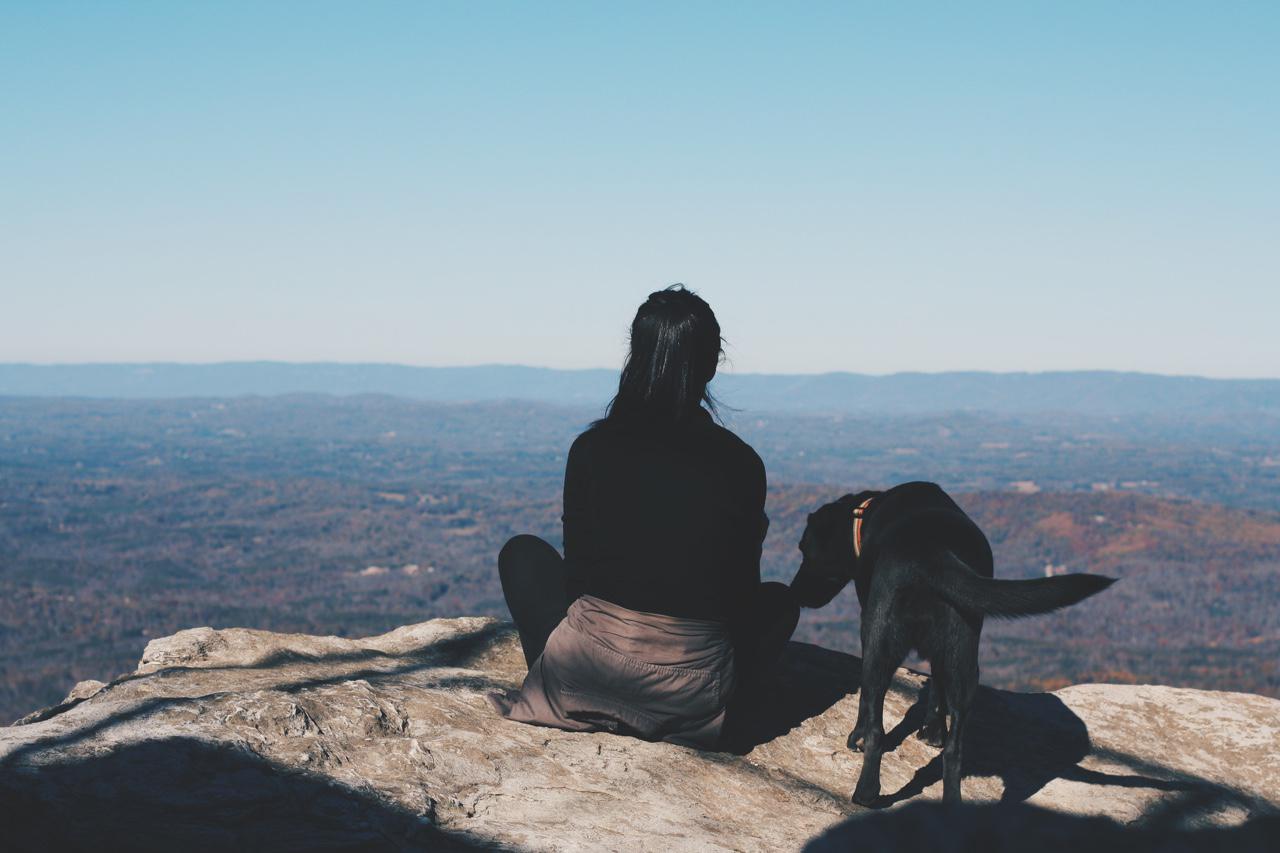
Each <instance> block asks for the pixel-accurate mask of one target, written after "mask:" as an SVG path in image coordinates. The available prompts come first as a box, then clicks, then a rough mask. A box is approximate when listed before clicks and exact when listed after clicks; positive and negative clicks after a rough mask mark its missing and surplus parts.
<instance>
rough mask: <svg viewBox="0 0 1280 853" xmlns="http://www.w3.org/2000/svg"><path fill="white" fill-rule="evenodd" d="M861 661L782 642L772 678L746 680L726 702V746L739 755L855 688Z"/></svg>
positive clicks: (793, 725)
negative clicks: (756, 684)
mask: <svg viewBox="0 0 1280 853" xmlns="http://www.w3.org/2000/svg"><path fill="white" fill-rule="evenodd" d="M861 682H862V661H860V660H859V659H858V658H856V657H854V656H853V655H848V654H845V653H843V652H836V651H832V650H831V649H824V648H822V647H821V646H814V645H810V644H808V643H795V642H792V643H788V644H787V649H786V651H785V652H784V653H783V656H782V660H781V661H780V662H779V665H778V670H777V678H776V680H775V681H771V682H770V683H769V684H768V685H767V686H762V687H758V688H754V689H753V688H752V687H751V686H749V685H748V686H746V687H745V688H744V689H743V690H742V691H741V692H740V695H739V696H738V697H736V698H735V700H734V701H733V702H732V703H731V704H730V705H729V710H728V716H727V718H726V719H725V728H724V734H723V736H722V737H723V741H722V743H723V744H724V749H725V751H727V752H732V753H736V754H738V755H745V754H746V753H748V752H750V751H751V750H752V749H754V748H755V747H757V746H759V745H760V744H762V743H767V742H768V741H771V740H773V739H774V738H778V737H781V736H782V735H785V734H786V733H787V732H789V731H791V730H792V729H794V728H795V727H796V726H798V725H800V724H801V723H803V722H804V721H805V720H807V719H809V718H810V717H816V716H818V715H820V714H822V713H823V712H824V711H826V710H827V709H828V708H830V707H831V706H832V705H834V704H836V703H837V702H839V701H840V700H841V699H843V698H844V697H845V696H848V695H850V694H852V693H857V692H858V686H859V684H861Z"/></svg>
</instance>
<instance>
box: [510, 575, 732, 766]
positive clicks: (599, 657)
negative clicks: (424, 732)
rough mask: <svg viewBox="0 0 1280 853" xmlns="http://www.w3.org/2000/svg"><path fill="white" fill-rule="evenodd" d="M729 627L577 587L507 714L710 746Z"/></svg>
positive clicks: (726, 680) (723, 687)
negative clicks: (628, 603)
mask: <svg viewBox="0 0 1280 853" xmlns="http://www.w3.org/2000/svg"><path fill="white" fill-rule="evenodd" d="M734 686H735V672H734V659H733V644H732V642H731V640H730V636H729V630H728V626H727V625H726V624H725V623H723V622H718V621H714V620H707V619H686V618H681V617H676V616H665V615H662V614H657V613H643V612H640V611H637V610H629V609H628V608H625V607H622V606H620V605H617V604H613V603H612V602H608V601H605V600H603V599H600V598H595V597H594V596H589V595H584V596H582V597H580V598H578V599H577V600H576V601H574V603H573V604H571V605H570V606H569V612H568V614H567V615H566V616H565V618H564V619H563V620H562V621H561V622H560V624H559V625H558V626H556V628H555V630H554V631H552V632H551V636H550V637H549V638H548V639H547V645H546V648H545V649H544V650H543V652H542V655H541V656H540V657H539V658H538V659H537V660H536V661H534V662H533V666H532V667H531V668H530V669H529V674H528V675H527V676H526V677H525V680H524V685H523V686H522V687H521V688H520V690H519V692H518V693H516V694H515V695H514V696H512V697H499V696H493V697H491V701H492V702H493V704H494V705H495V707H497V709H498V711H499V712H500V713H501V714H502V715H503V716H505V717H507V718H508V719H510V720H515V721H517V722H521V723H530V724H533V725H539V726H552V727H554V728H559V729H566V730H569V731H580V732H584V731H608V732H615V733H618V734H627V735H632V736H634V737H639V738H643V739H645V740H664V741H669V742H671V743H680V744H684V745H686V746H694V747H700V748H704V749H705V748H713V747H715V745H716V743H717V741H718V740H719V737H720V731H721V729H722V728H723V726H724V718H725V706H726V705H727V704H728V702H729V698H730V697H731V696H732V694H733V689H734Z"/></svg>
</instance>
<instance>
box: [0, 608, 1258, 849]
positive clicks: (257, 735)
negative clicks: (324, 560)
mask: <svg viewBox="0 0 1280 853" xmlns="http://www.w3.org/2000/svg"><path fill="white" fill-rule="evenodd" d="M523 675H524V664H523V658H522V656H521V655H520V651H519V647H518V644H517V642H516V640H515V637H514V635H513V634H512V632H511V630H510V628H509V627H508V626H506V625H504V624H502V623H497V622H494V621H493V620H489V619H481V618H461V619H437V620H434V621H431V622H424V623H422V624H418V625H410V626H407V627H404V628H400V629H397V630H395V631H392V632H390V633H388V634H384V635H382V636H379V637H372V638H367V639H361V640H346V639H340V638H336V637H311V636H304V635H285V634H273V633H269V632H265V631H251V630H243V629H230V630H220V631H215V630H212V629H209V628H196V629H193V630H188V631H182V632H179V633H177V634H175V635H173V636H171V637H165V638H163V639H158V640H155V641H153V642H151V643H150V644H149V645H148V646H147V648H146V651H145V652H144V653H143V658H142V661H141V663H140V664H139V666H138V669H137V670H136V671H135V672H134V673H132V674H129V675H126V676H123V677H121V678H118V679H116V680H114V681H112V682H110V683H108V684H105V685H104V684H101V683H99V682H82V683H81V684H78V685H76V687H75V688H74V690H73V691H72V693H71V695H70V696H69V697H68V699H67V700H66V701H65V702H63V703H62V704H61V705H58V706H56V707H54V708H50V709H46V710H44V711H41V712H37V713H35V714H32V715H29V716H28V717H26V718H24V719H23V720H22V721H19V724H15V725H14V726H12V727H8V728H0V817H3V818H4V820H3V822H2V824H0V825H3V826H4V827H5V832H6V839H7V841H8V842H9V843H10V844H16V848H12V847H11V848H9V849H26V848H31V849H52V848H53V847H55V846H59V845H60V846H64V847H65V846H68V845H71V846H80V847H83V848H86V849H87V848H93V849H108V848H111V847H113V846H127V847H130V848H133V849H182V848H186V849H210V848H216V849H272V850H286V849H295V850H322V849H423V848H426V849H433V850H449V849H457V850H465V849H477V848H479V849H489V848H498V849H512V848H514V849H527V850H601V849H620V850H661V851H673V850H798V849H799V848H800V847H802V846H803V845H804V843H805V842H806V841H807V840H809V839H811V838H813V837H814V836H817V835H818V834H820V833H821V832H823V831H824V830H826V829H828V828H829V827H831V826H833V825H835V824H837V823H840V822H841V821H843V820H845V819H846V818H848V817H850V816H856V815H857V814H859V812H860V811H861V810H860V809H858V808H857V807H856V806H852V805H851V804H850V803H849V801H848V795H849V793H850V791H851V790H852V788H853V784H854V781H855V779H856V776H857V772H858V769H859V765H860V758H861V757H860V756H859V755H857V754H855V753H852V752H849V751H848V750H847V749H845V746H844V742H845V737H846V735H847V734H848V732H849V730H850V728H851V727H852V725H853V721H854V717H855V716H856V713H857V696H856V687H857V680H858V660H857V659H856V658H853V657H850V656H848V655H843V654H839V653H836V652H832V651H828V650H825V649H821V648H818V647H815V646H808V645H803V644H798V643H793V644H792V645H791V647H790V648H789V649H788V652H787V656H786V659H785V661H784V668H783V672H782V674H781V676H780V680H779V683H778V684H777V685H776V687H775V689H774V690H773V691H772V692H771V693H770V694H769V695H767V696H761V697H757V702H756V705H755V708H754V710H753V711H752V712H751V715H750V716H749V717H742V716H740V717H738V718H737V719H736V720H735V721H734V722H733V724H732V729H733V733H734V735H733V740H734V749H733V750H732V751H727V752H723V753H708V752H697V751H695V750H691V749H687V748H684V747H678V746H672V745H668V744H655V743H645V742H642V741H638V740H634V739H631V738H626V737H619V736H614V735H606V734H571V733H567V732H560V731H556V730H552V729H542V728H535V727H531V726H524V725H521V724H518V723H512V722H509V721H507V720H503V719H500V718H498V717H497V716H496V715H495V714H494V713H493V711H492V710H491V709H490V707H489V705H488V703H487V702H486V700H485V698H484V696H485V693H486V692H488V691H491V690H496V689H509V688H514V687H516V686H518V685H519V683H520V680H521V679H522V678H523ZM925 680H926V678H925V676H922V675H919V674H916V673H913V672H910V671H908V670H905V669H904V670H900V671H899V673H898V675H897V678H896V681H895V685H894V689H893V691H892V692H891V694H890V697H889V699H888V701H887V703H886V711H885V716H886V721H887V724H888V725H889V726H891V727H892V728H893V731H892V732H891V733H890V735H889V743H890V746H891V748H892V751H891V752H888V753H886V755H885V759H884V765H883V776H882V779H883V790H884V791H885V792H886V793H887V794H889V796H888V797H887V798H886V805H890V806H892V805H896V804H898V803H903V802H905V801H907V800H908V799H912V798H914V799H916V800H929V799H937V798H939V797H940V795H941V783H940V778H941V756H940V754H939V750H937V749H934V748H932V747H929V746H927V745H925V744H924V743H923V742H921V741H919V740H917V739H916V738H914V737H911V736H910V735H909V729H911V728H914V724H916V723H917V722H918V720H919V718H920V715H921V711H922V709H921V708H920V707H919V706H918V705H917V703H916V700H917V693H918V691H919V688H920V687H921V685H922V684H923V683H924V682H925ZM900 723H902V724H901V725H899V724H900ZM970 725H971V729H970V732H969V735H968V737H967V740H966V765H965V773H966V778H965V780H964V794H965V797H966V800H968V801H970V802H982V801H997V800H1003V801H1004V802H1006V803H1019V802H1027V803H1030V804H1032V805H1036V806H1042V807H1047V808H1050V809H1053V810H1055V811H1058V812H1064V813H1069V814H1077V815H1103V816H1107V817H1110V818H1113V819H1115V820H1119V821H1121V822H1123V823H1134V822H1140V823H1149V822H1151V821H1157V820H1158V821H1163V822H1164V823H1165V824H1166V825H1167V824H1168V823H1169V822H1170V821H1175V822H1177V823H1179V824H1184V825H1191V826H1196V825H1209V824H1234V823H1240V822H1242V821H1244V820H1246V819H1247V818H1249V817H1251V816H1255V815H1261V814H1270V813H1274V812H1275V811H1276V810H1277V809H1280V701H1276V700H1274V699H1268V698H1265V697H1261V696H1254V695H1248V694H1237V693H1213V692H1206V691H1198V690H1182V689H1175V688H1169V687H1132V686H1117V685H1080V686H1076V687H1069V688H1066V689H1064V690H1059V691H1057V692H1056V693H1051V694H1019V693H1008V692H1002V691H997V690H991V689H987V688H983V689H982V690H981V691H980V694H979V698H978V704H977V707H976V709H975V711H974V717H973V722H972V723H971V724H970Z"/></svg>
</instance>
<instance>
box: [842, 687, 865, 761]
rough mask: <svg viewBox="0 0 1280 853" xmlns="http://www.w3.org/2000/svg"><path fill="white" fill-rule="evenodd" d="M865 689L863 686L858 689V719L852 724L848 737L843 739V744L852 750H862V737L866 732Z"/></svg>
mask: <svg viewBox="0 0 1280 853" xmlns="http://www.w3.org/2000/svg"><path fill="white" fill-rule="evenodd" d="M868 716H869V714H868V712H867V691H866V690H865V689H863V688H859V689H858V719H857V721H856V722H855V723H854V724H853V731H851V732H849V739H848V740H847V741H845V745H846V746H848V747H849V749H852V750H853V751H854V752H862V739H863V737H865V736H866V734H867V718H868Z"/></svg>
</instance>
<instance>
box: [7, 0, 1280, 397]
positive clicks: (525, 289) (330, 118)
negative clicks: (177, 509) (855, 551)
mask: <svg viewBox="0 0 1280 853" xmlns="http://www.w3.org/2000/svg"><path fill="white" fill-rule="evenodd" d="M1278 44H1280V3H1276V2H1257V3H1243V2H1203V3H1177V2H1147V3H1144V2H1124V3H1119V2H1098V3H1089V2H1070V3H1066V2H1054V3H1048V2H1045V3H1037V2H1010V3H938V4H930V3H865V4H862V3H852V2H849V3H832V4H818V3H779V4H763V3H725V4H714V3H709V2H699V3H686V2H681V3H657V2H645V3H631V4H620V3H601V2H590V3H574V4H569V3H538V4H533V3H489V2H480V1H479V0H469V2H461V3H439V2H405V3H380V2H347V3H324V2H307V3H292V4H291V3H285V2H269V3H263V2H248V3H234V2H216V3H166V2H158V0H157V2H149V3H127V2H111V3H105V2H86V3H65V2H56V0H50V1H49V2H17V0H9V2H3V3H0V297H2V298H0V361H35V362H68V361H126V360H176V361H215V360H240V359H260V358H262V359H283V360H290V361H307V360H339V361H394V362H403V363H409V364H475V363H491V362H506V363H524V364H541V365H551V366H561V367H584V366H616V365H617V364H618V363H619V362H620V359H621V355H622V352H623V348H624V346H625V332H626V327H627V324H628V323H629V321H630V318H631V316H632V314H633V313H634V310H635V307H636V306H637V305H638V304H639V302H640V301H641V300H642V299H643V297H644V295H645V294H646V293H647V292H648V291H650V290H652V289H655V288H657V287H660V286H663V285H665V284H668V283H671V282H674V281H683V282H686V283H687V284H689V285H690V286H692V287H694V288H695V289H697V290H698V291H699V292H701V293H702V294H703V295H704V296H705V297H706V298H707V299H708V301H710V302H711V304H712V306H713V307H714V308H715V309H716V312H717V314H718V315H719V317H720V320H721V325H722V326H723V328H724V332H725V335H726V337H727V338H728V339H729V342H730V344H731V348H730V356H731V359H732V368H733V369H736V370H739V371H770V372H813V371H822V370H859V371H866V372H873V373H884V372H893V371H899V370H929V371H938V370H953V369H986V370H1044V369H1074V368H1113V369H1126V370H1129V369H1132V370H1149V371H1156V372H1163V373H1194V374H1202V375H1211V376H1280V333H1278V332H1277V330H1276V326H1277V319H1278V318H1280V106H1278V103H1280V102H1278V101H1277V92H1278V91H1280V50H1277V45H1278Z"/></svg>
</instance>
